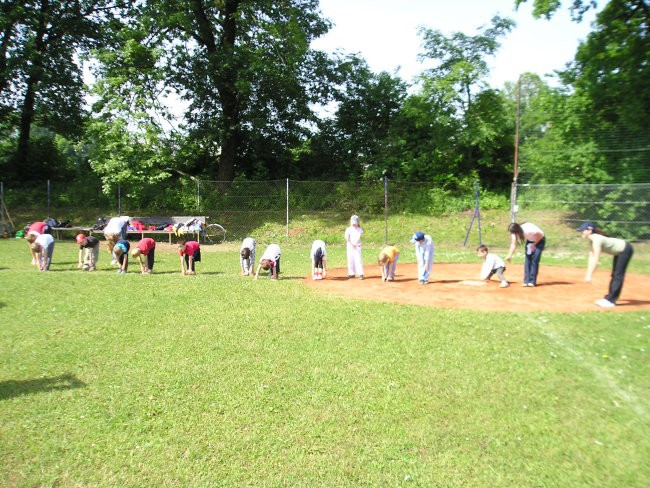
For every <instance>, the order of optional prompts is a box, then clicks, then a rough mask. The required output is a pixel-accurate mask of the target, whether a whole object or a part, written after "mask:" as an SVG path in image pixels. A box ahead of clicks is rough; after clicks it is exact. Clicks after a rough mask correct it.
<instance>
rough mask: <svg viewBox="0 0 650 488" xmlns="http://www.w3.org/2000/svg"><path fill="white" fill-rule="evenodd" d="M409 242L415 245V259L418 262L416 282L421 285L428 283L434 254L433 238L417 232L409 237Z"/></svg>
mask: <svg viewBox="0 0 650 488" xmlns="http://www.w3.org/2000/svg"><path fill="white" fill-rule="evenodd" d="M411 242H413V243H415V257H416V258H417V261H418V281H419V282H420V284H421V285H426V284H427V283H429V276H430V275H431V270H432V269H433V256H434V254H435V251H436V249H435V247H434V245H433V238H432V237H431V236H430V235H428V234H424V233H423V232H420V231H417V232H415V233H414V234H413V236H412V237H411Z"/></svg>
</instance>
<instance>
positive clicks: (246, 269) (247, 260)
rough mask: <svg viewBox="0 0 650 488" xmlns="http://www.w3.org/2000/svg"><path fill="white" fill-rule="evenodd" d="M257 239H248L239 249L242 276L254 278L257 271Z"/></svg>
mask: <svg viewBox="0 0 650 488" xmlns="http://www.w3.org/2000/svg"><path fill="white" fill-rule="evenodd" d="M255 244H256V243H255V239H253V238H252V237H246V238H245V239H244V240H243V241H242V242H241V247H240V248H239V265H240V266H241V274H242V276H253V270H254V269H255Z"/></svg>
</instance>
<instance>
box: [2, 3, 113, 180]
mask: <svg viewBox="0 0 650 488" xmlns="http://www.w3.org/2000/svg"><path fill="white" fill-rule="evenodd" d="M118 7H119V3H116V2H113V1H111V0H75V1H55V0H36V1H7V2H3V5H2V16H1V17H0V32H1V34H0V106H1V107H2V109H1V110H2V111H3V113H4V114H12V115H13V116H14V118H15V120H16V123H17V127H16V130H17V133H18V136H17V147H16V151H15V154H14V157H13V161H12V167H13V168H14V169H15V172H16V175H15V176H16V178H18V179H20V180H26V179H34V178H37V179H38V178H39V177H42V171H41V170H42V169H43V165H42V164H41V163H40V162H39V161H35V160H31V161H30V159H29V153H28V152H29V147H30V136H31V130H32V127H33V125H34V124H38V125H39V126H42V127H44V128H47V129H50V130H52V131H54V132H55V133H57V134H61V135H64V136H75V135H78V134H79V128H80V127H82V126H83V124H82V119H83V104H84V93H85V92H84V87H83V79H82V78H83V76H82V66H81V62H80V59H81V57H82V56H83V55H84V54H85V53H87V51H88V49H90V48H91V47H92V46H95V45H97V44H98V43H100V42H103V41H104V40H105V37H104V34H105V33H106V30H105V29H104V27H105V25H107V24H108V23H109V21H110V20H111V18H112V15H113V14H114V13H115V12H116V10H117V9H118Z"/></svg>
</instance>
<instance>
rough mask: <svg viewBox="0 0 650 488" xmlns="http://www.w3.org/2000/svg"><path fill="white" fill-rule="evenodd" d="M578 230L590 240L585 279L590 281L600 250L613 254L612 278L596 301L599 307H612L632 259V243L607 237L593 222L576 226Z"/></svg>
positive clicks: (619, 292)
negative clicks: (607, 290) (603, 293)
mask: <svg viewBox="0 0 650 488" xmlns="http://www.w3.org/2000/svg"><path fill="white" fill-rule="evenodd" d="M578 232H580V233H581V234H582V237H583V238H584V239H587V240H589V241H591V247H590V248H589V261H588V263H587V274H586V275H585V281H586V282H587V283H589V282H591V277H592V275H593V274H594V271H596V268H597V267H598V261H599V260H600V254H601V252H605V253H607V254H611V255H612V256H614V262H613V265H612V279H611V280H610V282H609V292H608V293H607V295H605V297H604V298H601V299H600V300H597V301H596V305H598V306H599V307H605V308H612V307H615V306H616V300H618V297H619V296H620V294H621V290H622V289H623V281H624V280H625V271H626V270H627V265H628V263H629V262H630V259H632V254H634V249H633V248H632V245H631V244H630V243H629V242H627V241H624V240H623V239H616V238H614V237H607V236H606V235H605V234H604V233H603V231H602V230H601V229H599V228H598V227H597V226H596V224H594V223H593V222H584V223H583V224H582V225H581V226H580V227H578Z"/></svg>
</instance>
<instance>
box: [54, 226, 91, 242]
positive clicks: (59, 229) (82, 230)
mask: <svg viewBox="0 0 650 488" xmlns="http://www.w3.org/2000/svg"><path fill="white" fill-rule="evenodd" d="M51 229H52V232H54V237H56V240H57V241H60V240H61V233H62V232H64V231H70V232H74V233H75V234H84V233H88V234H89V235H93V232H94V233H96V234H97V233H100V232H102V231H101V230H97V229H93V228H92V227H51Z"/></svg>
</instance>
